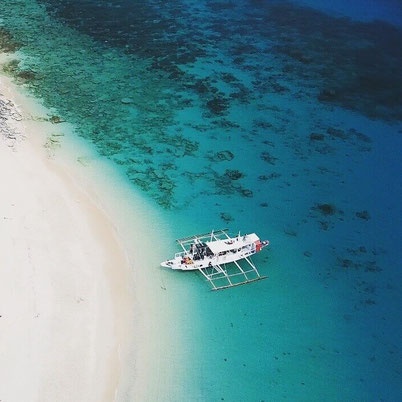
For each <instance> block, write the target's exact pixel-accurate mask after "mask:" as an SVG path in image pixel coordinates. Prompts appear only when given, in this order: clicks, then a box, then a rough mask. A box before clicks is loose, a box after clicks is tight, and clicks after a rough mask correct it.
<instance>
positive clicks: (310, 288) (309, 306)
mask: <svg viewBox="0 0 402 402" xmlns="http://www.w3.org/2000/svg"><path fill="white" fill-rule="evenodd" d="M401 16H402V11H401V8H400V5H399V3H398V2H394V1H388V2H384V1H370V2H368V3H366V2H353V3H351V2H337V4H336V5H334V4H332V3H331V2H316V1H313V0H309V1H300V2H298V3H292V2H272V1H263V0H253V1H251V0H250V1H248V0H243V1H189V0H186V1H184V0H181V1H149V2H139V1H138V2H137V1H133V0H125V1H114V2H106V1H99V0H98V1H91V0H86V1H78V0H26V1H19V2H14V1H11V0H10V1H9V0H3V1H2V2H1V4H0V18H1V25H2V26H3V29H4V31H0V35H1V38H6V40H7V43H9V42H11V45H12V46H11V47H12V48H15V49H19V50H20V52H21V55H22V59H23V61H22V62H20V63H19V64H11V65H8V66H6V69H7V71H8V72H11V73H12V74H14V75H15V76H16V79H17V80H18V81H19V82H21V84H23V85H26V86H27V87H28V88H29V89H30V90H31V91H32V92H33V93H34V94H35V95H37V96H38V97H40V98H41V99H42V100H43V102H44V103H45V104H46V105H47V106H49V107H50V108H52V110H54V113H55V115H58V116H61V117H62V118H63V119H66V120H67V121H69V122H72V123H74V124H75V125H76V131H77V134H79V135H80V136H81V137H83V138H84V139H86V140H88V141H89V142H90V143H92V144H93V145H94V146H95V148H96V149H97V151H98V152H99V155H100V157H102V158H108V159H109V160H111V161H112V162H113V163H114V164H115V165H116V168H117V169H119V171H121V173H122V174H124V175H125V176H126V177H127V181H128V182H129V183H130V185H132V186H133V187H134V188H136V189H139V190H140V191H141V192H142V193H143V194H145V195H146V197H148V198H149V202H150V203H152V204H154V205H155V206H156V207H157V208H159V209H160V210H161V211H163V214H164V215H165V216H166V219H167V220H168V222H171V233H172V239H171V240H172V242H171V245H172V253H173V252H174V251H175V250H174V243H173V239H174V238H176V237H182V236H187V235H191V234H193V233H197V232H206V231H208V230H210V229H212V228H215V229H218V228H220V227H223V226H229V227H230V228H231V229H232V230H233V231H237V230H239V229H240V230H242V231H256V232H257V233H258V234H259V235H261V237H263V238H267V239H269V240H270V241H271V246H270V250H269V251H268V252H266V253H265V254H263V255H259V256H257V257H256V262H257V263H258V265H259V267H260V269H261V273H263V274H266V275H269V279H268V280H265V281H261V282H259V283H256V284H254V285H250V286H244V287H239V288H236V289H231V290H229V291H224V292H218V293H212V292H208V288H207V286H206V284H205V283H204V282H203V281H201V280H200V278H199V277H197V276H196V275H188V274H187V275H181V274H180V273H173V272H168V271H164V270H162V269H161V268H158V267H157V266H155V267H144V268H143V269H149V270H151V269H152V270H158V269H159V270H160V275H161V278H163V280H164V281H166V283H167V287H168V288H169V286H174V287H175V289H176V292H175V294H172V295H171V297H172V303H173V302H174V303H178V304H183V305H184V306H185V307H183V309H182V310H181V311H180V312H179V311H178V312H177V316H176V317H175V316H172V320H173V321H174V322H176V323H177V329H176V331H177V332H178V335H180V339H185V340H186V346H185V347H184V346H181V347H180V348H179V347H178V345H173V344H172V345H171V347H172V350H171V353H170V354H169V359H170V360H169V361H168V362H165V364H167V365H170V366H171V368H175V367H176V368H177V370H178V372H180V373H182V371H180V370H179V365H180V364H181V363H182V362H183V361H184V360H187V361H191V367H190V368H188V371H187V372H186V373H185V375H186V376H185V378H183V375H181V376H180V378H178V379H177V380H178V382H179V384H178V385H177V386H176V387H175V388H174V389H172V388H171V387H167V388H166V389H164V385H163V384H164V383H163V381H161V379H160V378H158V377H157V376H155V388H158V390H159V391H158V393H157V395H158V396H157V399H158V400H183V401H184V400H211V401H215V400H226V401H261V400H265V401H277V400H297V401H322V400H330V401H379V400H384V401H397V400H400V399H401V396H402V386H401V384H402V380H401V376H402V351H401V346H400V339H401V335H402V324H401V317H400V311H401V308H402V296H401V291H400V290H401V289H400V288H401V276H402V274H401V260H402V258H401V257H402V251H401V247H400V239H401V234H402V229H401V227H402V226H401V224H402V222H401V220H402V219H401V209H402V207H401V205H402V203H401V194H402V175H401V172H402V160H401V157H400V156H401V149H402V148H401V145H402V125H401V120H402V75H401V72H400V66H401V65H402V52H401V43H402V29H401V21H402V17H401ZM9 34H10V35H11V36H9ZM4 41H5V39H3V42H0V44H1V43H4ZM9 46H10V44H9ZM1 47H3V48H4V47H5V45H4V44H2V45H1ZM5 50H7V49H5ZM173 283H175V284H174V285H173ZM159 285H160V284H159V283H157V284H155V287H156V288H159V287H160V286H159ZM190 298H191V299H190ZM186 306H187V307H186ZM179 349H180V351H179ZM183 350H184V352H183ZM186 367H188V366H187V365H186ZM182 374H183V373H182ZM161 384H162V385H161ZM134 393H135V391H134ZM127 395H131V396H130V397H127V398H128V399H132V398H134V397H132V394H129V393H128V394H127ZM150 395H151V393H150ZM153 399H154V397H151V396H150V399H149V400H153Z"/></svg>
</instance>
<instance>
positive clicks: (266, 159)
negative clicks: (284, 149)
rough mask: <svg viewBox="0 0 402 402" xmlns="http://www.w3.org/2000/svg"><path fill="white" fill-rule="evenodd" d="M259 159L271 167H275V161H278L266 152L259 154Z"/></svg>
mask: <svg viewBox="0 0 402 402" xmlns="http://www.w3.org/2000/svg"><path fill="white" fill-rule="evenodd" d="M260 158H261V159H262V160H263V161H264V162H267V163H269V164H271V165H275V161H277V160H278V158H275V157H274V156H272V155H271V154H270V153H269V152H268V151H264V152H261V155H260Z"/></svg>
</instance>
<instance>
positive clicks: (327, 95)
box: [317, 88, 336, 102]
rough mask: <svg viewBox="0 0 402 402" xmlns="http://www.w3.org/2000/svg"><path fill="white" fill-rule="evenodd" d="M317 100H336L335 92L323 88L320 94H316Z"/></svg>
mask: <svg viewBox="0 0 402 402" xmlns="http://www.w3.org/2000/svg"><path fill="white" fill-rule="evenodd" d="M317 98H318V100H319V101H324V102H325V101H327V102H328V101H334V100H335V99H336V92H335V90H334V89H328V88H324V89H323V90H321V92H320V93H319V94H318V97H317Z"/></svg>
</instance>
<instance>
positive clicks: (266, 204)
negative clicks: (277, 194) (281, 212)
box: [260, 202, 268, 208]
mask: <svg viewBox="0 0 402 402" xmlns="http://www.w3.org/2000/svg"><path fill="white" fill-rule="evenodd" d="M260 207H263V208H266V207H268V203H267V202H262V203H261V204H260Z"/></svg>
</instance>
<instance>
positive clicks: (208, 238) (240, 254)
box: [161, 229, 269, 290]
mask: <svg viewBox="0 0 402 402" xmlns="http://www.w3.org/2000/svg"><path fill="white" fill-rule="evenodd" d="M227 231H228V229H222V230H218V231H212V232H208V233H204V234H200V235H195V236H190V237H185V238H183V239H178V240H176V241H177V243H178V244H179V245H180V246H181V248H182V249H183V251H182V252H180V253H176V254H175V256H174V258H173V259H171V260H167V261H164V262H162V263H161V266H162V267H166V268H171V269H175V270H182V271H194V270H198V271H199V272H200V273H201V274H202V275H203V276H204V277H205V278H206V279H207V281H208V282H209V283H210V284H211V286H212V290H219V289H225V288H230V287H233V286H239V285H244V284H246V283H250V282H255V281H259V280H261V279H265V278H267V277H266V276H261V275H260V273H259V272H258V270H257V268H256V266H255V265H254V263H253V262H252V261H251V256H252V255H253V254H256V253H258V252H260V251H261V250H262V249H263V248H264V247H266V246H268V244H269V241H267V240H265V241H261V240H260V238H259V237H258V236H257V235H256V234H255V233H251V234H245V235H242V236H241V235H240V232H239V234H238V235H237V236H235V237H230V236H229V235H228V234H227ZM240 261H245V262H246V263H247V264H248V265H247V267H246V268H242V267H241V265H240V263H239V262H240Z"/></svg>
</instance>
